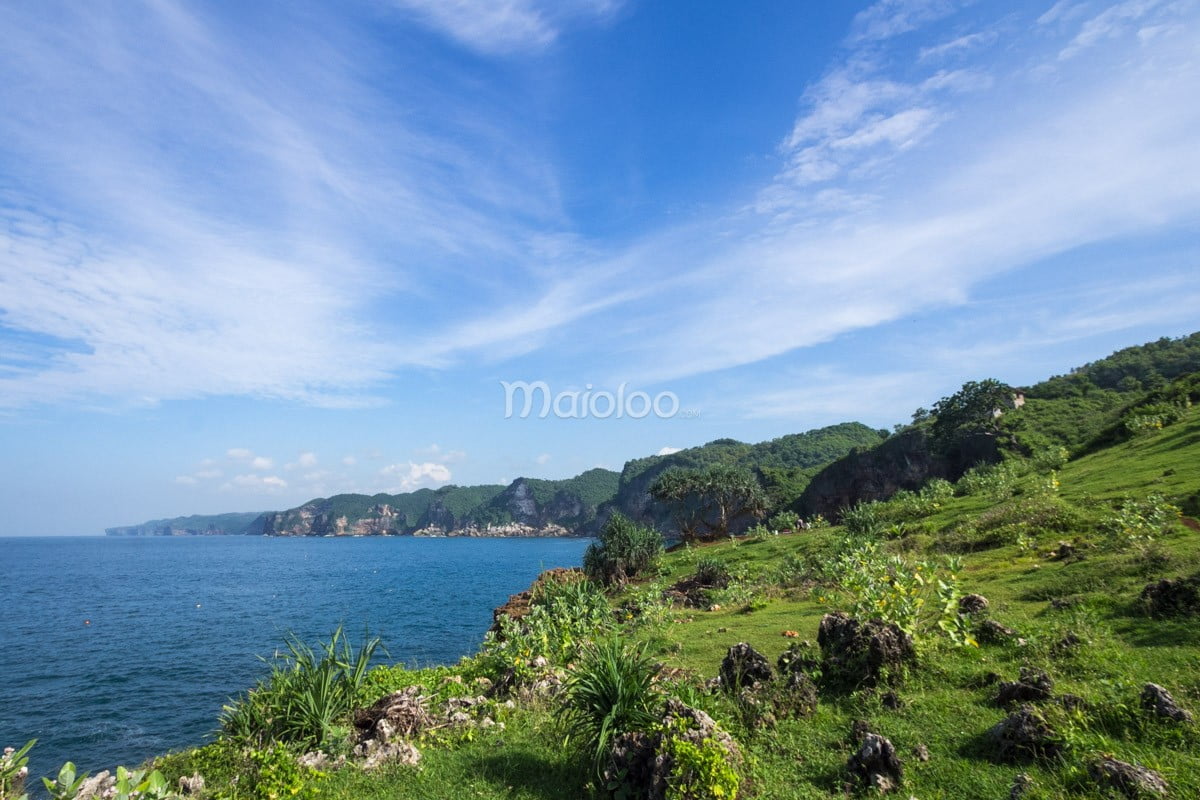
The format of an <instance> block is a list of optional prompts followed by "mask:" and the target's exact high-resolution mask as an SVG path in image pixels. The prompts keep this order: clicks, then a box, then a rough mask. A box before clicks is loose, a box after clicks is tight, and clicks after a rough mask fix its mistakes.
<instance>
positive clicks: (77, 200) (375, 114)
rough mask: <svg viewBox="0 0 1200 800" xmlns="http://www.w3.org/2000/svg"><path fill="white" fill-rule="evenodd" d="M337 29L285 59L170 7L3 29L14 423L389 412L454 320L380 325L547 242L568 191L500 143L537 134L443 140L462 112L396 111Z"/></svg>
mask: <svg viewBox="0 0 1200 800" xmlns="http://www.w3.org/2000/svg"><path fill="white" fill-rule="evenodd" d="M314 13H317V14H318V15H319V14H320V12H319V10H318V11H315V12H314ZM321 23H322V24H321V25H320V26H318V27H317V29H314V28H312V27H306V26H301V25H299V24H295V20H293V19H291V18H289V17H288V16H287V15H286V14H285V15H281V16H280V17H279V18H278V19H277V20H275V25H276V27H275V29H273V30H272V31H271V34H272V35H276V36H278V37H280V38H281V39H282V40H284V41H285V42H286V45H285V46H280V47H276V48H273V49H272V50H271V51H270V54H267V53H266V52H263V51H261V50H260V49H259V48H258V47H256V43H255V42H254V41H247V34H246V33H245V31H244V30H238V29H235V28H231V27H230V26H229V24H228V21H227V20H216V19H211V18H209V17H206V16H204V15H203V12H202V10H197V9H188V8H185V7H184V6H182V5H178V4H175V3H173V2H169V1H168V2H159V3H153V4H147V5H144V6H137V7H133V6H123V7H105V8H101V7H98V6H97V7H88V8H86V9H83V8H80V9H74V10H72V12H71V13H70V14H63V15H55V14H54V13H52V9H51V8H49V7H47V6H45V5H44V4H38V5H37V7H33V6H28V5H21V4H12V5H8V6H5V7H4V8H3V9H0V43H2V45H3V46H0V72H2V73H3V74H5V75H6V76H8V78H9V79H8V80H6V81H4V82H3V85H0V103H3V105H4V106H5V108H6V109H7V112H6V114H5V115H4V116H3V118H2V119H0V141H3V143H4V144H3V145H0V165H2V166H3V168H4V170H5V173H6V175H7V177H8V181H7V182H6V186H5V187H4V189H3V191H2V193H0V295H2V297H3V299H2V300H0V338H3V339H4V340H5V348H4V349H3V350H0V406H8V407H20V406H23V405H29V404H36V403H38V402H44V401H45V400H46V399H47V398H54V400H55V402H74V403H79V402H93V403H98V404H104V403H108V402H113V401H116V402H120V403H130V402H132V403H154V402H157V401H158V400H160V399H166V398H178V397H194V396H203V395H251V396H259V397H271V398H279V399H286V400H295V401H300V402H305V403H315V404H324V405H331V406H344V405H362V404H370V403H374V402H378V396H377V395H374V394H373V393H372V389H373V388H375V387H377V386H379V385H380V384H381V383H383V382H384V381H386V380H387V379H389V378H390V377H391V376H392V375H394V374H395V371H396V370H398V369H402V368H404V367H406V366H409V365H420V364H428V363H430V362H432V361H435V360H437V359H438V357H439V356H438V352H440V349H439V348H427V350H422V347H421V345H420V344H419V343H420V342H421V341H422V340H423V339H425V338H427V332H428V331H429V330H430V329H431V327H435V326H440V325H442V324H444V322H445V320H441V319H437V318H436V317H434V318H430V319H420V318H417V317H414V316H410V317H406V318H405V319H404V321H403V322H402V323H401V322H395V323H392V322H388V321H386V318H381V316H380V315H379V314H378V313H377V312H376V311H375V310H374V309H373V306H374V305H375V304H377V303H379V302H380V300H381V299H382V298H386V299H387V300H388V301H390V302H391V303H398V302H405V301H407V302H410V303H416V301H418V300H419V299H421V298H423V297H428V296H429V295H430V294H431V293H432V291H433V286H432V285H431V284H430V283H429V281H430V280H431V279H435V272H433V271H431V270H430V269H429V267H430V266H431V265H440V268H441V272H442V274H443V277H450V276H456V277H457V278H458V279H460V280H461V282H462V285H463V288H464V289H468V288H469V284H470V282H471V281H473V280H482V281H484V282H485V283H486V282H487V277H486V276H481V275H472V273H471V272H470V271H469V270H467V271H465V272H464V271H462V270H463V268H462V266H461V264H462V262H463V261H464V260H465V261H467V262H470V261H473V260H474V259H477V258H487V259H488V260H489V261H492V262H495V263H512V262H513V259H515V258H517V257H518V255H520V254H521V253H523V252H525V247H524V244H523V243H524V242H525V241H526V240H528V239H529V238H530V237H532V236H533V235H534V234H535V232H536V231H537V230H538V229H539V228H540V227H543V226H545V225H547V224H550V225H553V220H556V219H557V218H558V210H557V208H556V206H555V203H554V200H553V198H554V197H556V195H557V191H556V188H555V186H554V185H553V177H552V176H551V175H550V173H549V172H548V171H547V170H546V169H545V167H544V165H543V164H540V163H538V161H537V158H536V157H531V156H529V155H527V153H528V152H529V151H528V150H526V149H522V148H517V147H514V146H511V144H512V143H511V142H508V141H506V139H507V137H523V139H524V140H525V141H528V139H529V137H528V135H527V134H528V132H523V131H517V130H514V128H513V127H506V125H505V123H504V122H503V121H502V120H500V119H499V118H497V119H496V121H495V122H493V123H487V124H481V122H480V119H479V118H478V117H476V116H473V115H469V114H465V113H463V111H462V110H461V109H460V108H456V107H455V106H454V104H453V103H451V105H450V111H449V112H448V113H446V114H444V115H442V116H441V117H439V118H438V119H437V120H436V121H433V122H431V121H429V120H428V119H427V118H426V117H425V114H424V111H423V110H422V109H423V108H424V107H425V106H426V105H427V104H429V103H431V102H437V101H438V100H439V97H438V95H439V94H442V93H444V92H445V91H450V90H446V89H443V88H442V87H437V86H432V85H430V83H429V82H428V81H427V80H426V79H425V78H424V77H423V76H422V74H421V73H420V72H419V71H417V70H413V71H412V72H411V73H410V74H408V75H405V76H403V78H404V79H402V80H401V82H400V83H398V84H393V85H391V86H389V87H388V92H387V94H386V95H383V94H381V93H380V91H379V89H378V87H373V86H372V85H371V84H370V83H369V82H368V81H365V80H363V70H364V67H367V66H368V65H369V64H370V63H371V60H372V58H373V57H374V55H373V50H372V48H373V47H375V44H374V43H373V41H372V40H371V39H370V37H369V36H368V35H367V33H366V32H364V31H363V30H362V29H360V28H357V27H355V25H354V24H353V23H352V22H351V21H348V20H346V19H343V18H341V17H338V16H334V15H326V16H325V17H323V18H322V19H321ZM277 44H278V43H277ZM351 53H353V54H354V60H351V59H350V57H349V56H350V54H351ZM440 99H441V100H442V101H443V102H444V101H445V98H440ZM514 125H515V126H516V127H519V123H514ZM381 253H388V254H394V253H403V254H404V256H403V257H402V258H396V257H395V256H394V255H388V256H386V257H385V256H381ZM514 269H515V270H516V271H517V273H518V274H519V272H520V270H521V269H523V267H522V265H520V264H515V265H514ZM486 306H487V307H488V308H491V307H493V306H492V304H490V303H488V304H486ZM381 327H382V329H381ZM10 351H11V352H10ZM118 397H119V398H120V399H119V400H117V398H118Z"/></svg>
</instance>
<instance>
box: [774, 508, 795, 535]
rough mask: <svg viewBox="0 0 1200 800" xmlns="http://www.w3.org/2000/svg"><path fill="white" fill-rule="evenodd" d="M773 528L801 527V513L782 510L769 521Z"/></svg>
mask: <svg viewBox="0 0 1200 800" xmlns="http://www.w3.org/2000/svg"><path fill="white" fill-rule="evenodd" d="M767 525H768V526H769V527H770V528H771V530H775V531H794V530H797V529H798V528H799V527H800V515H799V514H797V513H796V512H795V511H780V512H779V513H778V514H776V515H775V516H773V517H771V519H769V520H768V521H767Z"/></svg>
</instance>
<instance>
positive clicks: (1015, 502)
mask: <svg viewBox="0 0 1200 800" xmlns="http://www.w3.org/2000/svg"><path fill="white" fill-rule="evenodd" d="M1085 524H1086V519H1085V517H1084V515H1083V514H1082V513H1081V512H1080V511H1079V509H1078V508H1076V507H1075V506H1073V505H1071V504H1070V503H1068V502H1067V501H1066V500H1063V499H1062V498H1061V497H1058V496H1057V495H1055V494H1052V493H1039V494H1030V495H1023V496H1021V497H1018V498H1013V499H1011V500H1008V501H1006V502H1004V503H1001V504H1000V505H997V506H994V507H992V508H990V509H988V510H987V511H984V512H983V513H982V514H980V515H979V516H977V517H975V518H974V519H973V520H970V521H968V522H966V523H964V524H962V525H959V526H958V527H957V528H956V529H955V530H953V531H952V532H951V533H950V534H949V535H947V536H946V537H945V538H944V539H943V546H944V547H945V548H946V549H948V550H951V551H955V552H970V551H974V550H986V549H989V548H993V547H1001V546H1003V545H1010V544H1021V543H1025V544H1026V545H1029V546H1032V543H1033V542H1034V541H1035V540H1036V539H1037V537H1038V536H1039V535H1041V534H1043V533H1055V534H1064V533H1068V532H1071V531H1074V530H1078V529H1079V528H1080V527H1082V526H1084V525H1085Z"/></svg>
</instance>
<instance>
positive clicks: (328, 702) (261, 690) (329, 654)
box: [221, 626, 379, 748]
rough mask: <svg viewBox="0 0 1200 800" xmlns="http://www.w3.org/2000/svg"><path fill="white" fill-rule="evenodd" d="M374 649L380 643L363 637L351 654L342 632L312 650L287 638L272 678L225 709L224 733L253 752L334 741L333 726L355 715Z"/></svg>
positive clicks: (275, 664) (293, 638)
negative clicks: (256, 748) (267, 747)
mask: <svg viewBox="0 0 1200 800" xmlns="http://www.w3.org/2000/svg"><path fill="white" fill-rule="evenodd" d="M378 647H379V639H378V638H374V639H372V638H367V637H364V640H363V644H362V645H361V646H360V647H359V648H358V649H357V650H355V648H354V646H353V645H351V644H350V640H349V639H348V638H347V637H346V635H345V634H344V633H343V631H342V628H341V627H340V626H339V627H338V629H337V630H336V631H334V632H333V634H332V636H330V639H329V641H328V642H326V643H324V644H321V645H319V646H318V647H316V648H314V647H311V646H309V645H307V644H305V643H304V642H303V641H301V640H300V639H299V638H297V637H295V636H289V637H288V639H287V648H288V652H287V653H284V654H282V655H281V654H279V653H276V655H275V658H274V661H273V663H272V666H271V675H270V677H269V678H267V679H266V680H265V681H259V683H258V685H257V686H256V687H255V688H253V689H251V690H250V691H248V692H247V693H246V694H245V695H244V696H243V697H242V698H241V699H239V700H237V701H236V702H234V703H233V704H232V705H227V706H225V708H224V710H223V712H222V714H221V728H222V730H223V731H224V732H225V735H226V736H228V737H230V738H231V739H233V740H235V741H238V742H240V743H242V744H248V745H252V746H254V745H266V744H270V743H273V742H282V743H287V744H298V745H303V746H305V747H314V748H317V747H321V746H323V745H325V744H326V743H328V742H329V741H330V740H331V739H333V738H334V737H333V731H334V727H335V724H336V723H337V722H339V721H341V720H342V719H343V718H345V717H347V716H348V715H349V714H350V712H351V711H352V710H353V708H354V703H355V701H356V700H357V699H358V695H359V691H360V688H361V686H362V684H363V681H364V678H365V676H366V674H367V666H368V664H369V663H370V661H371V657H372V656H373V655H374V653H375V650H376V649H377V648H378Z"/></svg>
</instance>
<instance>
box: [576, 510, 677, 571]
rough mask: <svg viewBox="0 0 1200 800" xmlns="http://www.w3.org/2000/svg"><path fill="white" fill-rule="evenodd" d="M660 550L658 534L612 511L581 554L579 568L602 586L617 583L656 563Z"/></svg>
mask: <svg viewBox="0 0 1200 800" xmlns="http://www.w3.org/2000/svg"><path fill="white" fill-rule="evenodd" d="M662 552H663V540H662V534H660V533H659V532H658V531H656V530H654V529H652V528H647V527H646V526H644V525H638V524H637V523H635V522H633V521H632V520H630V519H629V518H627V517H625V516H623V515H621V514H613V515H612V516H611V517H609V518H608V521H607V522H605V523H604V527H603V528H601V529H600V536H599V539H598V541H596V542H593V543H592V544H590V545H588V548H587V550H586V551H585V552H584V554H583V571H584V572H585V573H586V574H587V576H588V577H589V578H591V579H592V580H594V581H596V582H598V583H601V584H604V585H605V586H612V585H617V586H619V585H621V584H623V583H624V582H625V581H626V580H628V579H630V578H634V577H637V576H638V575H642V574H645V573H647V572H649V571H651V570H652V569H653V568H654V567H656V566H657V565H658V559H659V557H660V556H661V555H662Z"/></svg>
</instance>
